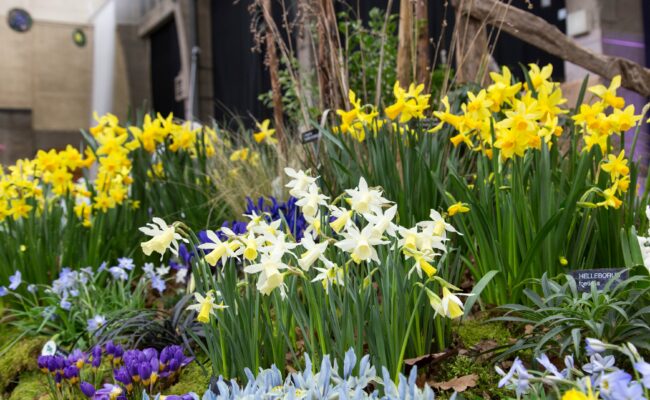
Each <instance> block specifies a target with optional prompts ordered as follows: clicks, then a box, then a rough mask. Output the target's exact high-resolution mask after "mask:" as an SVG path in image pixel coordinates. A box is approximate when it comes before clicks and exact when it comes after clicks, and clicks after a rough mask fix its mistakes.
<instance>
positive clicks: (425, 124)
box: [420, 118, 440, 130]
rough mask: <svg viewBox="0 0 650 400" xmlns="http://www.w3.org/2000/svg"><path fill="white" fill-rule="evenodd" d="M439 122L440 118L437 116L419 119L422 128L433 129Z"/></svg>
mask: <svg viewBox="0 0 650 400" xmlns="http://www.w3.org/2000/svg"><path fill="white" fill-rule="evenodd" d="M438 123H440V120H439V119H437V118H424V119H421V120H420V126H421V127H422V129H427V130H428V129H433V128H434V127H435V126H436V125H438Z"/></svg>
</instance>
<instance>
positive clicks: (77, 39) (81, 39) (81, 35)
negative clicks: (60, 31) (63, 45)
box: [72, 28, 86, 47]
mask: <svg viewBox="0 0 650 400" xmlns="http://www.w3.org/2000/svg"><path fill="white" fill-rule="evenodd" d="M72 41H73V42H74V44H76V45H77V46H79V47H84V46H86V33H85V32H84V31H83V30H82V29H81V28H77V29H75V30H74V31H72Z"/></svg>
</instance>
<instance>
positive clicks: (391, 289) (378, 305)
mask: <svg viewBox="0 0 650 400" xmlns="http://www.w3.org/2000/svg"><path fill="white" fill-rule="evenodd" d="M286 173H287V174H288V175H289V177H291V178H292V179H291V180H290V181H289V183H288V184H287V187H288V188H289V189H290V193H291V195H292V196H295V197H296V199H297V201H296V205H297V206H298V207H300V211H301V213H302V215H303V216H304V218H305V220H306V222H307V227H306V229H305V231H304V236H303V238H302V239H301V240H297V239H296V238H294V237H293V236H292V235H291V233H290V230H289V229H286V227H284V228H283V227H282V226H281V221H280V220H276V221H269V220H267V219H266V218H265V216H264V214H259V215H258V214H256V213H252V214H250V215H247V217H248V219H249V222H248V224H247V226H246V232H244V233H240V234H237V233H235V232H233V231H232V230H230V229H228V228H225V227H224V228H221V230H220V233H221V235H218V234H217V233H216V232H211V231H208V232H207V237H208V238H209V239H210V241H209V242H207V243H202V244H201V243H200V241H199V240H198V238H196V236H194V234H193V233H192V232H191V230H189V228H187V226H186V225H185V224H183V223H181V222H175V223H173V224H171V225H169V226H170V227H172V229H173V230H174V234H180V235H181V236H182V237H183V238H188V239H189V241H190V248H191V250H192V251H194V252H197V254H201V256H200V257H196V258H192V279H193V282H194V283H195V285H194V286H193V288H195V289H194V290H195V291H196V304H195V305H193V306H191V308H190V309H191V310H194V311H197V313H198V315H197V319H198V320H199V321H200V322H203V323H204V327H205V338H198V337H196V338H195V339H196V341H197V343H198V344H199V345H200V346H201V347H202V348H203V350H204V351H205V353H206V354H207V355H208V356H209V358H210V361H211V364H212V369H213V373H214V375H215V376H216V375H223V376H225V377H243V375H242V374H243V372H244V370H245V368H253V369H257V368H259V367H268V366H270V365H272V364H275V365H278V366H285V365H294V366H296V367H299V365H300V364H301V362H302V355H303V354H308V355H309V356H310V357H311V359H312V360H322V359H323V357H325V355H326V354H331V355H332V356H340V357H343V355H344V354H345V352H346V351H347V350H348V349H349V348H350V347H352V348H354V349H355V351H356V352H357V354H361V353H363V352H366V351H367V352H368V353H369V354H370V355H371V357H372V358H373V360H375V361H376V362H377V363H381V364H382V365H385V366H386V367H387V368H389V370H390V371H391V373H392V374H394V376H395V377H397V375H398V374H399V372H400V371H401V370H402V368H403V362H404V360H405V358H407V357H415V356H418V355H421V354H427V353H429V352H432V351H433V350H436V349H440V350H442V349H445V348H446V346H447V344H448V340H449V335H450V331H449V320H451V319H455V318H459V317H461V316H462V315H463V312H464V310H463V307H464V306H463V302H462V301H461V297H462V296H465V294H463V293H461V292H460V289H458V288H457V287H455V286H454V285H452V284H451V283H449V282H448V281H447V280H446V279H444V276H445V275H444V274H445V271H444V268H443V267H444V265H445V264H444V263H443V262H442V260H444V258H445V257H446V254H447V252H448V250H447V247H446V242H447V240H448V236H449V235H453V234H457V232H456V230H455V229H454V228H453V226H451V225H450V224H448V223H447V222H446V221H445V220H444V218H443V217H442V215H440V214H439V213H438V212H437V211H435V210H431V212H430V218H429V219H427V220H424V221H420V222H419V223H417V224H415V225H413V226H411V227H408V228H407V227H404V226H400V225H399V222H401V221H400V220H399V215H398V214H397V213H396V206H395V205H394V204H393V203H392V202H390V201H389V200H387V199H386V198H384V197H383V194H382V191H381V190H380V189H379V188H374V187H369V186H368V184H367V183H366V181H365V180H364V179H363V178H362V179H360V181H359V183H358V185H357V187H355V188H353V189H347V190H346V191H345V192H344V193H342V194H341V195H339V196H338V197H337V198H336V199H334V200H330V199H329V198H328V196H326V195H324V194H323V193H322V192H321V191H320V188H319V186H318V184H317V182H318V178H317V177H313V176H311V175H309V174H308V173H306V172H304V171H295V170H293V169H290V168H288V169H287V170H286ZM163 234H164V233H161V234H160V235H163ZM170 243H171V242H170ZM145 247H146V244H145V243H143V248H145ZM169 249H170V250H171V251H172V252H174V251H175V249H174V247H173V246H171V245H170V247H169Z"/></svg>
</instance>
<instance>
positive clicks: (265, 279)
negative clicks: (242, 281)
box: [244, 254, 289, 298]
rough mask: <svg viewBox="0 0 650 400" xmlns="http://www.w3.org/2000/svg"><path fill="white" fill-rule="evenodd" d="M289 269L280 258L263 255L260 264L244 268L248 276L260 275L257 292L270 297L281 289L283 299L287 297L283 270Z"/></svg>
mask: <svg viewBox="0 0 650 400" xmlns="http://www.w3.org/2000/svg"><path fill="white" fill-rule="evenodd" d="M287 268H289V267H288V265H286V264H284V263H283V262H282V260H281V259H280V258H279V257H272V256H270V255H266V254H264V255H262V258H261V260H260V262H259V263H258V264H252V265H249V266H247V267H245V268H244V272H246V273H247V274H256V273H258V272H259V273H260V275H259V276H258V277H257V290H259V292H260V293H262V294H264V295H269V294H271V292H272V291H273V290H274V289H276V288H279V289H280V295H281V296H282V298H284V297H285V296H286V286H285V284H284V273H283V272H280V271H281V270H284V269H287Z"/></svg>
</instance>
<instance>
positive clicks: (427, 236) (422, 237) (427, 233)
mask: <svg viewBox="0 0 650 400" xmlns="http://www.w3.org/2000/svg"><path fill="white" fill-rule="evenodd" d="M447 240H448V239H447V238H445V237H442V236H440V235H436V234H435V232H434V227H433V226H431V225H427V226H425V227H424V228H423V229H422V230H421V231H420V232H418V234H417V237H416V244H417V247H418V250H420V251H422V252H425V253H428V252H434V249H436V250H440V251H441V252H443V253H446V252H447V247H446V246H445V242H446V241H447Z"/></svg>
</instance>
